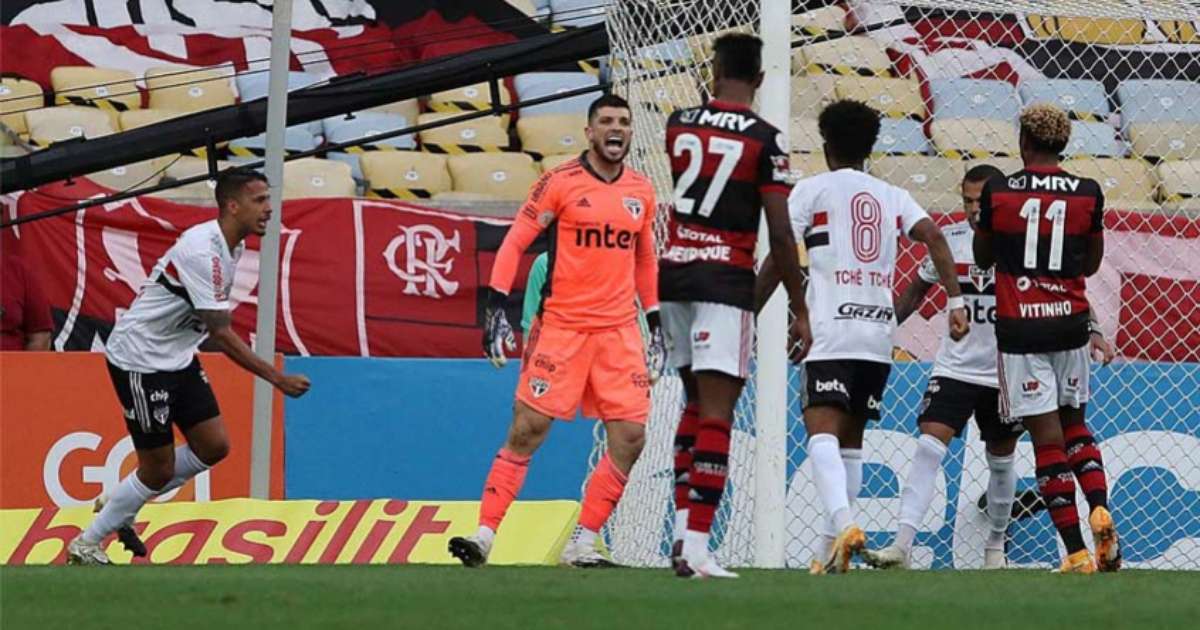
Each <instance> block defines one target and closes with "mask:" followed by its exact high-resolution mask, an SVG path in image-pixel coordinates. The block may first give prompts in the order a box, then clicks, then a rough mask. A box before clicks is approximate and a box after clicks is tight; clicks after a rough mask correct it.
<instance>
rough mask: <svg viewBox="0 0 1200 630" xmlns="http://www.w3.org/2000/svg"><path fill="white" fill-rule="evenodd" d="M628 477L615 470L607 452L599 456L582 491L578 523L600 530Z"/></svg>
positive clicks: (614, 505) (619, 498) (619, 497)
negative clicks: (598, 461)
mask: <svg viewBox="0 0 1200 630" xmlns="http://www.w3.org/2000/svg"><path fill="white" fill-rule="evenodd" d="M627 481H629V478H628V477H627V476H626V475H625V473H623V472H621V471H620V470H617V467H616V466H614V465H613V463H612V460H611V459H609V457H608V453H605V454H604V457H601V458H600V463H599V464H596V470H594V471H592V478H591V479H588V483H587V489H586V490H584V492H583V507H582V508H581V509H580V512H579V525H580V526H581V527H583V528H584V529H589V530H591V531H593V532H598V531H600V528H601V527H603V526H604V522H605V521H607V520H608V517H609V516H610V515H612V512H613V510H614V509H615V508H616V507H617V502H619V501H620V500H621V493H623V492H625V482H627Z"/></svg>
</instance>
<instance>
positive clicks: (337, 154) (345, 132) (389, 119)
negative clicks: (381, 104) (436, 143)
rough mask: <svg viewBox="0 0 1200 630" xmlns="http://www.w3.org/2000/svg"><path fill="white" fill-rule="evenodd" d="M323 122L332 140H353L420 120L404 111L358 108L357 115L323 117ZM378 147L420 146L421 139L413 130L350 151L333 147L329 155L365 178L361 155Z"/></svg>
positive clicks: (356, 174) (407, 147)
mask: <svg viewBox="0 0 1200 630" xmlns="http://www.w3.org/2000/svg"><path fill="white" fill-rule="evenodd" d="M322 123H323V125H324V129H325V139H326V140H328V141H329V142H349V141H351V140H357V139H359V138H364V137H366V136H373V135H375V134H378V133H383V132H385V131H395V130H397V129H404V128H406V127H411V126H412V125H414V124H416V123H415V122H411V121H409V120H408V119H407V118H405V117H404V116H401V115H400V114H389V113H387V112H355V113H354V114H353V118H347V117H346V116H331V117H329V118H326V119H325V120H324V121H322ZM378 147H389V148H392V149H416V148H417V139H416V137H414V136H413V135H412V134H406V135H403V136H396V137H394V138H388V139H386V140H381V141H380V142H376V143H373V144H372V145H370V146H367V147H354V148H352V149H351V150H349V151H330V152H329V153H328V157H329V159H331V160H337V161H339V162H345V163H346V164H349V165H350V172H351V175H352V176H353V177H354V179H355V180H358V181H362V179H363V174H362V169H361V168H360V167H359V164H358V156H359V154H360V153H361V152H362V151H372V150H377V148H378Z"/></svg>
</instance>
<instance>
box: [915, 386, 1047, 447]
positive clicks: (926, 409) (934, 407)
mask: <svg viewBox="0 0 1200 630" xmlns="http://www.w3.org/2000/svg"><path fill="white" fill-rule="evenodd" d="M972 415H974V416H975V424H977V425H978V426H979V437H980V438H982V439H983V440H984V441H985V442H991V441H993V440H1003V439H1005V438H1009V437H1014V436H1018V435H1020V434H1021V432H1022V431H1024V430H1025V427H1024V426H1023V425H1022V424H1021V423H1020V422H1015V421H1014V422H1007V421H1005V419H1004V418H1002V417H1001V416H1000V390H999V389H996V388H995V387H987V386H985V385H976V384H974V383H967V382H964V381H958V380H955V379H952V378H947V377H945V376H933V377H930V379H929V385H928V387H926V388H925V397H924V398H922V399H921V411H920V414H919V415H918V416H917V422H918V423H921V422H936V423H938V424H944V425H946V426H948V427H950V428H951V429H954V435H956V436H958V437H962V432H963V429H964V428H965V427H966V426H967V420H968V419H969V418H970V417H971V416H972Z"/></svg>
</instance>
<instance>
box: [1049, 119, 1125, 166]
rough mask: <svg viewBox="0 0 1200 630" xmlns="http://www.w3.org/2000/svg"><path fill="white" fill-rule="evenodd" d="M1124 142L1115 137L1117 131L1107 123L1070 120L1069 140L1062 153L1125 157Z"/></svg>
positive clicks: (1068, 154) (1070, 155) (1067, 154)
mask: <svg viewBox="0 0 1200 630" xmlns="http://www.w3.org/2000/svg"><path fill="white" fill-rule="evenodd" d="M1126 152H1127V151H1126V147H1125V143H1124V142H1122V141H1120V140H1118V139H1117V131H1116V129H1113V128H1112V127H1111V126H1109V125H1108V123H1102V122H1085V121H1082V120H1072V121H1071V141H1070V142H1068V143H1067V148H1066V149H1065V150H1063V155H1066V156H1069V157H1073V156H1076V155H1091V156H1094V157H1125V153H1126Z"/></svg>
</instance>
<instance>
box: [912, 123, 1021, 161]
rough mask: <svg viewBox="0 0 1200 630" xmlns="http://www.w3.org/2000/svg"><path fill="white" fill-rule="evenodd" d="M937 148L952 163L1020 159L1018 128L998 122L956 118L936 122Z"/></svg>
mask: <svg viewBox="0 0 1200 630" xmlns="http://www.w3.org/2000/svg"><path fill="white" fill-rule="evenodd" d="M932 135H933V145H934V146H935V147H937V150H938V151H939V152H941V153H942V155H945V156H946V157H949V158H952V159H962V158H977V159H982V158H987V157H991V156H995V155H1002V156H1003V155H1018V154H1020V152H1021V149H1020V146H1019V144H1018V141H1017V128H1016V126H1014V125H1013V124H1012V123H1009V122H1006V121H1002V120H994V119H990V118H989V119H982V118H980V119H973V118H953V119H949V120H935V121H933V134H932Z"/></svg>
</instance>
